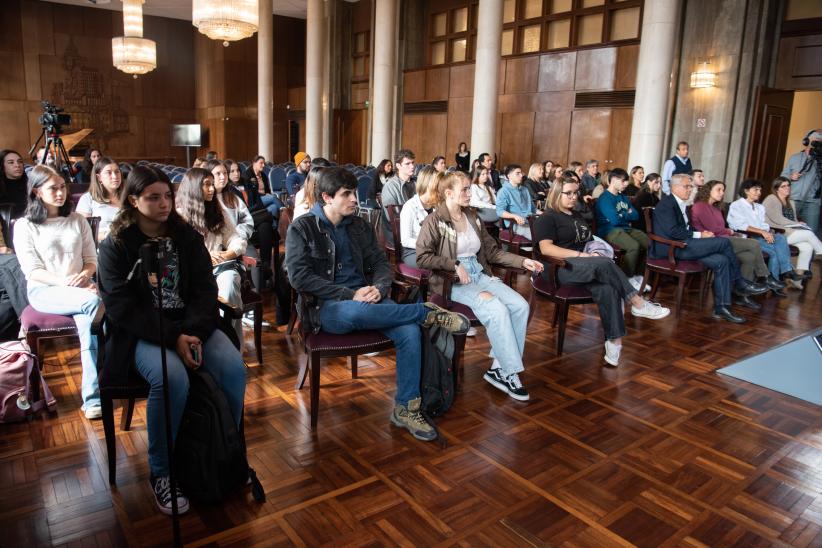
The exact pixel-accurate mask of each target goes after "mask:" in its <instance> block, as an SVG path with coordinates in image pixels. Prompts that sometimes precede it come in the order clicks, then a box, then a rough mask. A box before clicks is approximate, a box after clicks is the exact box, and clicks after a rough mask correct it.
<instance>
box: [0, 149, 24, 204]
mask: <svg viewBox="0 0 822 548" xmlns="http://www.w3.org/2000/svg"><path fill="white" fill-rule="evenodd" d="M0 164H2V169H0V202H9V203H12V204H14V207H12V210H11V218H12V219H17V218H18V217H22V216H23V212H25V211H26V203H27V200H28V198H27V196H28V190H27V189H26V187H27V185H28V177H27V176H26V170H25V169H24V166H23V158H22V156H20V155H19V154H18V153H17V152H15V151H14V150H9V149H5V150H0Z"/></svg>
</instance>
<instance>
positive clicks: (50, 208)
mask: <svg viewBox="0 0 822 548" xmlns="http://www.w3.org/2000/svg"><path fill="white" fill-rule="evenodd" d="M30 175H31V176H30V177H29V180H28V188H29V194H28V205H27V206H26V214H25V216H24V217H23V218H21V219H18V220H17V223H16V224H15V225H14V250H15V252H16V253H17V258H18V260H19V261H20V268H21V270H22V271H23V274H24V275H25V277H26V283H27V286H28V288H27V291H28V298H29V304H31V306H32V307H34V309H35V310H38V311H40V312H45V313H47V314H61V315H66V316H72V317H73V318H74V323H75V324H77V334H78V335H79V337H80V361H81V362H82V364H83V382H82V385H81V389H80V392H81V395H82V398H83V407H82V409H83V411H84V413H85V416H86V418H89V419H99V418H100V417H101V416H102V411H101V408H100V389H99V387H98V384H97V339H96V338H95V337H93V336H92V334H91V323H92V321H93V320H94V317H95V316H96V315H97V309H98V307H99V306H100V297H98V296H97V287H96V285H95V284H94V282H93V281H92V277H93V276H94V273H95V272H96V271H97V252H96V251H95V247H94V238H93V237H92V235H91V227H90V226H89V224H88V221H86V219H85V217H83V216H82V215H80V214H79V213H76V212H72V211H71V201H70V200H69V199H68V188H67V185H66V182H65V181H64V180H63V178H62V176H60V174H59V173H57V172H56V171H54V170H53V169H52V168H50V167H48V166H45V165H39V166H36V167H34V169H32V170H31V174H30Z"/></svg>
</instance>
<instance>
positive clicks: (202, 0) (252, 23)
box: [191, 0, 260, 47]
mask: <svg viewBox="0 0 822 548" xmlns="http://www.w3.org/2000/svg"><path fill="white" fill-rule="evenodd" d="M191 22H192V23H193V24H194V26H195V27H197V29H198V30H199V31H200V32H201V33H203V34H205V35H206V36H208V37H209V38H211V39H212V40H222V42H223V45H224V46H226V47H227V46H228V43H229V42H233V41H235V40H242V39H243V38H248V37H249V36H251V35H252V34H254V33H255V32H257V26H258V24H259V22H260V13H259V7H258V3H257V0H194V5H193V10H192V14H191Z"/></svg>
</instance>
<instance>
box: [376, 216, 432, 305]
mask: <svg viewBox="0 0 822 548" xmlns="http://www.w3.org/2000/svg"><path fill="white" fill-rule="evenodd" d="M400 209H401V206H398V205H390V206H386V208H385V211H386V213H387V214H388V222H389V223H391V234H392V236H394V242H399V243H398V244H396V249H397V250H398V251H396V252H394V253H391V255H390V261H391V264H392V266H393V267H394V272H395V274H396V275H397V276H398V277H399V279H401V280H404V281H406V282H408V283H410V284H411V285H415V286H417V287H418V288H419V290H420V296H421V297H422V300H423V301H427V300H428V279H429V277H430V276H431V271H430V270H425V269H424V268H417V267H413V266H408V265H407V264H405V263H404V262H402V240H401V238H400Z"/></svg>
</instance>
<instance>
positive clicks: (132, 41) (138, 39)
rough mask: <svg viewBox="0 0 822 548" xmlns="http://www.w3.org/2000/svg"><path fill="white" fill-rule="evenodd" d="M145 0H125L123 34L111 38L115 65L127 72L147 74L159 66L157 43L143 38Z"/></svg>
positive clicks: (135, 74) (135, 75)
mask: <svg viewBox="0 0 822 548" xmlns="http://www.w3.org/2000/svg"><path fill="white" fill-rule="evenodd" d="M143 2H144V0H123V34H124V36H115V37H114V38H112V39H111V55H112V57H113V58H114V66H115V67H117V69H118V70H121V71H123V72H125V73H126V74H133V75H134V77H135V78H137V75H138V74H145V73H147V72H150V71H152V70H154V69H155V68H157V44H156V43H155V42H154V40H149V39H148V38H143Z"/></svg>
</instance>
